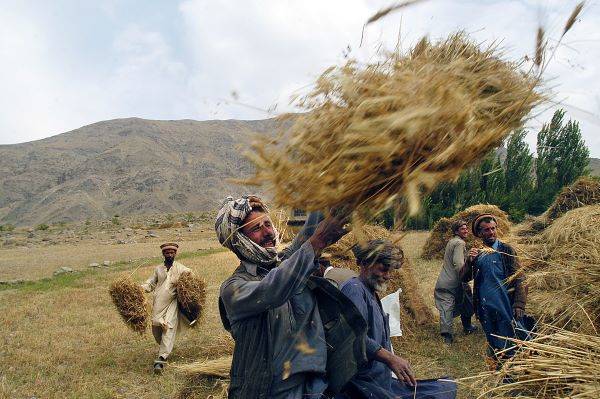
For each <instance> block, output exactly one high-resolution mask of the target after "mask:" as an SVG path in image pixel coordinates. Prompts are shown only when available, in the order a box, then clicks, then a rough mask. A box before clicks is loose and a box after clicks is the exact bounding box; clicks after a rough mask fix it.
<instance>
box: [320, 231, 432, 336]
mask: <svg viewBox="0 0 600 399" xmlns="http://www.w3.org/2000/svg"><path fill="white" fill-rule="evenodd" d="M360 230H361V231H360V232H358V231H351V232H350V233H348V234H346V235H345V236H344V237H342V239H340V240H339V241H338V242H337V243H335V244H334V245H332V246H330V247H329V248H328V249H327V252H328V253H329V254H330V255H331V263H332V265H333V266H335V267H344V268H348V269H352V270H355V271H357V272H358V271H360V270H359V267H358V266H357V265H356V260H355V258H354V255H353V253H352V247H353V246H354V245H355V244H357V243H359V242H366V241H368V240H374V239H384V240H389V241H391V242H392V243H394V245H396V246H398V248H399V249H400V250H402V248H401V247H400V244H399V240H400V238H401V237H400V236H398V235H395V234H393V233H392V232H390V231H389V230H387V229H385V228H383V227H381V226H373V225H364V226H362V227H361V229H360ZM357 235H358V236H360V239H359V238H358V237H357ZM398 288H402V294H401V295H400V305H401V310H402V311H403V312H405V314H403V316H409V317H410V318H411V319H412V320H414V322H415V323H416V324H418V325H424V324H428V323H430V322H431V321H432V320H433V315H432V313H431V310H430V309H429V307H428V306H427V305H426V304H425V301H424V300H423V297H422V296H421V293H420V291H419V287H418V285H417V281H416V279H415V276H414V274H413V268H412V266H411V264H410V262H409V260H408V259H406V258H404V262H403V263H402V267H401V268H400V270H399V271H394V272H393V273H392V277H391V279H390V282H389V283H388V287H387V290H386V292H385V293H383V296H385V295H388V294H391V293H392V292H395V291H397V290H398ZM402 320H405V321H406V317H402ZM405 324H407V325H408V323H405ZM409 328H410V327H409Z"/></svg>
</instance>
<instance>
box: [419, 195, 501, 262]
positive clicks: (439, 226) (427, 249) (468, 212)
mask: <svg viewBox="0 0 600 399" xmlns="http://www.w3.org/2000/svg"><path fill="white" fill-rule="evenodd" d="M482 213H491V214H492V215H494V216H496V220H497V221H498V237H505V236H507V235H508V233H509V232H510V227H511V223H510V221H509V220H508V215H507V214H506V212H504V211H503V210H502V209H500V208H498V207H497V206H496V205H489V204H479V205H473V206H471V207H469V208H467V209H465V210H464V211H460V212H458V213H456V214H455V215H454V216H452V217H451V218H441V219H440V220H438V221H437V222H436V224H435V225H434V226H433V228H432V229H431V233H430V234H429V237H428V238H427V241H425V245H423V250H422V251H421V257H422V258H423V259H441V258H443V257H444V250H445V249H446V244H447V243H448V241H449V240H450V239H451V238H452V236H453V233H452V228H451V225H452V223H453V222H454V221H455V220H459V219H462V220H464V221H466V222H467V224H468V226H469V230H470V229H471V223H472V222H473V220H474V219H475V218H476V217H477V215H479V214H482ZM474 245H478V244H477V239H476V237H475V236H473V235H472V234H470V235H469V237H468V238H467V248H469V247H471V246H474Z"/></svg>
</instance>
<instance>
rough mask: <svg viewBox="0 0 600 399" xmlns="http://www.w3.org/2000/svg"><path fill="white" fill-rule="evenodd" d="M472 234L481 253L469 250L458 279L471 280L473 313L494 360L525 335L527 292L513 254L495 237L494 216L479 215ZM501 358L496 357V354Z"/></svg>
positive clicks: (506, 245)
mask: <svg viewBox="0 0 600 399" xmlns="http://www.w3.org/2000/svg"><path fill="white" fill-rule="evenodd" d="M472 231H473V234H475V236H477V237H479V238H481V240H482V241H483V244H484V249H477V248H472V249H471V250H470V251H469V254H468V257H467V260H466V262H465V266H464V267H463V268H462V270H461V272H460V275H461V278H462V280H463V281H464V282H468V281H470V280H474V285H473V291H474V295H473V301H474V305H475V311H476V314H477V317H478V319H479V321H480V322H481V325H482V327H483V331H484V332H485V335H486V338H487V341H488V344H489V346H490V349H491V353H490V354H493V356H492V357H493V358H497V357H510V356H512V355H513V353H514V350H513V349H510V348H511V347H512V343H511V341H509V340H507V339H505V338H503V337H508V338H515V337H521V338H523V335H525V336H526V335H527V333H526V332H525V331H524V328H523V326H522V325H521V323H520V321H521V319H522V318H523V316H524V315H525V302H526V298H527V289H526V286H525V283H524V281H523V277H522V274H520V271H519V262H518V260H517V257H516V252H515V250H514V249H513V248H512V247H511V246H510V245H508V244H506V243H503V242H501V241H500V240H498V237H497V222H496V218H495V217H494V215H491V214H481V215H479V216H477V217H476V218H475V219H474V220H473V225H472ZM500 351H503V352H502V355H501V356H498V354H499V352H500Z"/></svg>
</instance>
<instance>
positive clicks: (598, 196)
mask: <svg viewBox="0 0 600 399" xmlns="http://www.w3.org/2000/svg"><path fill="white" fill-rule="evenodd" d="M595 204H600V180H599V179H597V178H593V177H588V176H583V177H580V178H579V179H577V180H576V181H575V182H574V183H573V184H571V185H570V186H567V187H565V188H563V190H562V191H561V192H560V194H558V197H556V199H555V200H554V202H553V203H552V205H550V208H548V210H547V211H546V215H547V218H548V220H549V221H552V220H554V219H556V218H558V217H560V216H561V215H563V214H564V213H565V212H567V211H570V210H571V209H575V208H579V207H582V206H586V205H595Z"/></svg>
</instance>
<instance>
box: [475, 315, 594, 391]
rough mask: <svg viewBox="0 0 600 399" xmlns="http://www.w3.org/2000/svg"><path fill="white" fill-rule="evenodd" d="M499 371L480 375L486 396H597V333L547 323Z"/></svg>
mask: <svg viewBox="0 0 600 399" xmlns="http://www.w3.org/2000/svg"><path fill="white" fill-rule="evenodd" d="M543 330H544V331H543V332H542V333H539V334H535V335H534V338H533V339H532V340H530V341H519V340H515V344H516V345H518V346H520V348H521V351H519V352H518V353H517V355H516V356H515V357H514V358H512V359H510V360H509V361H507V362H505V363H504V365H503V367H502V369H501V370H500V371H499V372H496V373H493V374H492V375H489V376H482V377H483V378H484V381H485V385H484V386H483V387H482V388H481V391H482V394H481V395H480V396H479V397H485V398H509V397H510V398H513V397H519V398H524V399H534V398H581V399H592V398H598V395H599V394H600V337H598V336H597V335H586V334H581V333H576V332H572V331H567V330H563V329H558V328H556V327H552V326H546V327H545V328H544V329H543Z"/></svg>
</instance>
